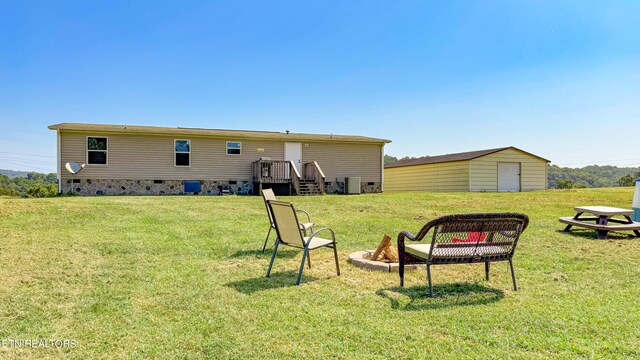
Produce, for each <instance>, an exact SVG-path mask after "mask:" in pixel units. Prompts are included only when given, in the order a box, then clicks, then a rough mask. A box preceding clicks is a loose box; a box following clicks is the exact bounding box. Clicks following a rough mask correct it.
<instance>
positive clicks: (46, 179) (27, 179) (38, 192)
mask: <svg viewBox="0 0 640 360" xmlns="http://www.w3.org/2000/svg"><path fill="white" fill-rule="evenodd" d="M3 172H4V170H3ZM57 194H58V177H57V175H56V174H55V173H50V174H43V173H39V172H35V171H32V172H28V173H27V174H26V175H25V176H16V177H9V176H7V175H4V174H0V196H23V197H47V196H54V195H57Z"/></svg>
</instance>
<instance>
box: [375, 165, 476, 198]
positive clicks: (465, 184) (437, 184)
mask: <svg viewBox="0 0 640 360" xmlns="http://www.w3.org/2000/svg"><path fill="white" fill-rule="evenodd" d="M384 189H385V191H388V192H406V191H430V192H455V191H469V161H455V162H447V163H438V164H426V165H414V166H405V167H397V168H388V169H385V170H384Z"/></svg>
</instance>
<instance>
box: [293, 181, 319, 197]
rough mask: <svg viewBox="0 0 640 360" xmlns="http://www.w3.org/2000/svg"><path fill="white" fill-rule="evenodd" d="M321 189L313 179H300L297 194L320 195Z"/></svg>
mask: <svg viewBox="0 0 640 360" xmlns="http://www.w3.org/2000/svg"><path fill="white" fill-rule="evenodd" d="M322 194H323V191H322V190H321V189H320V188H319V187H318V184H317V183H316V181H315V180H307V179H300V189H298V195H300V196H308V195H322Z"/></svg>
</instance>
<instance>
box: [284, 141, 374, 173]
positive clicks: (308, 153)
mask: <svg viewBox="0 0 640 360" xmlns="http://www.w3.org/2000/svg"><path fill="white" fill-rule="evenodd" d="M305 144H307V145H308V146H307V145H305ZM283 146H284V145H283ZM381 146H382V145H380V144H361V143H324V142H308V143H303V145H302V162H303V163H307V162H311V161H317V162H318V165H320V168H321V169H322V171H323V172H324V175H325V181H328V182H335V181H336V178H345V177H350V176H360V177H362V182H363V183H367V182H376V183H379V182H381V181H382V171H381V170H382V159H381V156H380V151H381Z"/></svg>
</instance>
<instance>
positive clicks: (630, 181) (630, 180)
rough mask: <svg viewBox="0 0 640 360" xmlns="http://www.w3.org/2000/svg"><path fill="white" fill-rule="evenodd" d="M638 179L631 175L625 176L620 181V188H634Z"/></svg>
mask: <svg viewBox="0 0 640 360" xmlns="http://www.w3.org/2000/svg"><path fill="white" fill-rule="evenodd" d="M635 184H636V179H635V178H634V177H633V176H631V175H625V176H623V177H621V178H620V180H618V186H634V185H635Z"/></svg>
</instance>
